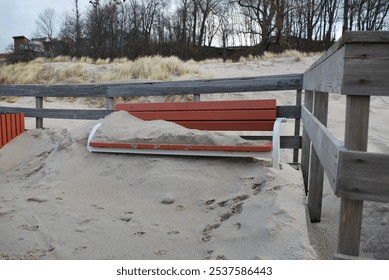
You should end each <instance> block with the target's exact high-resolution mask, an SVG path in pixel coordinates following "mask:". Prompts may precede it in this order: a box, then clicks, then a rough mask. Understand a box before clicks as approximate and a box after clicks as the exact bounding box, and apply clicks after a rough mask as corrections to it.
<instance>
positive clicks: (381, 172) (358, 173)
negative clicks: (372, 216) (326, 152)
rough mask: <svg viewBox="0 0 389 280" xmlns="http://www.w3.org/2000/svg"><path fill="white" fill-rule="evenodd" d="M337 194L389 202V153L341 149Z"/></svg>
mask: <svg viewBox="0 0 389 280" xmlns="http://www.w3.org/2000/svg"><path fill="white" fill-rule="evenodd" d="M335 194H336V195H337V196H340V197H347V198H350V199H356V200H369V201H378V202H389V155H384V154H374V153H366V152H356V151H341V153H340V163H339V181H338V186H337V188H336V192H335Z"/></svg>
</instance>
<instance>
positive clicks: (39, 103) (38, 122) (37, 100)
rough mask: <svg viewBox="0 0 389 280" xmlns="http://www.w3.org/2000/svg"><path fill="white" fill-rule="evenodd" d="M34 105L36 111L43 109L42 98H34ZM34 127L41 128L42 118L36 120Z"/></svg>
mask: <svg viewBox="0 0 389 280" xmlns="http://www.w3.org/2000/svg"><path fill="white" fill-rule="evenodd" d="M35 104H36V106H35V107H36V109H42V108H43V97H38V96H37V97H35ZM35 127H36V128H38V129H39V128H43V118H36V120H35Z"/></svg>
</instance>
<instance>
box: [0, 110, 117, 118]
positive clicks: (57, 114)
mask: <svg viewBox="0 0 389 280" xmlns="http://www.w3.org/2000/svg"><path fill="white" fill-rule="evenodd" d="M112 112H113V111H110V110H92V109H91V110H85V109H74V110H72V109H35V108H20V107H18V108H14V107H0V113H24V114H25V116H26V117H32V118H53V119H80V120H96V119H100V118H103V117H105V116H106V115H108V114H110V113H112Z"/></svg>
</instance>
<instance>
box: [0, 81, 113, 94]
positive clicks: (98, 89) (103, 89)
mask: <svg viewBox="0 0 389 280" xmlns="http://www.w3.org/2000/svg"><path fill="white" fill-rule="evenodd" d="M106 93H107V85H99V84H90V85H0V96H27V97H28V96H29V97H36V96H39V97H105V96H106Z"/></svg>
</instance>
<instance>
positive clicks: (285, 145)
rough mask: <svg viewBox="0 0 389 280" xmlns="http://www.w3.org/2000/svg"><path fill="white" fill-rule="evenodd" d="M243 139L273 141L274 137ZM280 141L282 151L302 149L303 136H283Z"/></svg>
mask: <svg viewBox="0 0 389 280" xmlns="http://www.w3.org/2000/svg"><path fill="white" fill-rule="evenodd" d="M241 137H242V138H243V139H246V140H268V141H271V140H272V136H255V135H242V136H241ZM280 139H281V140H280V147H281V149H301V143H302V137H301V136H281V137H280Z"/></svg>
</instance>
